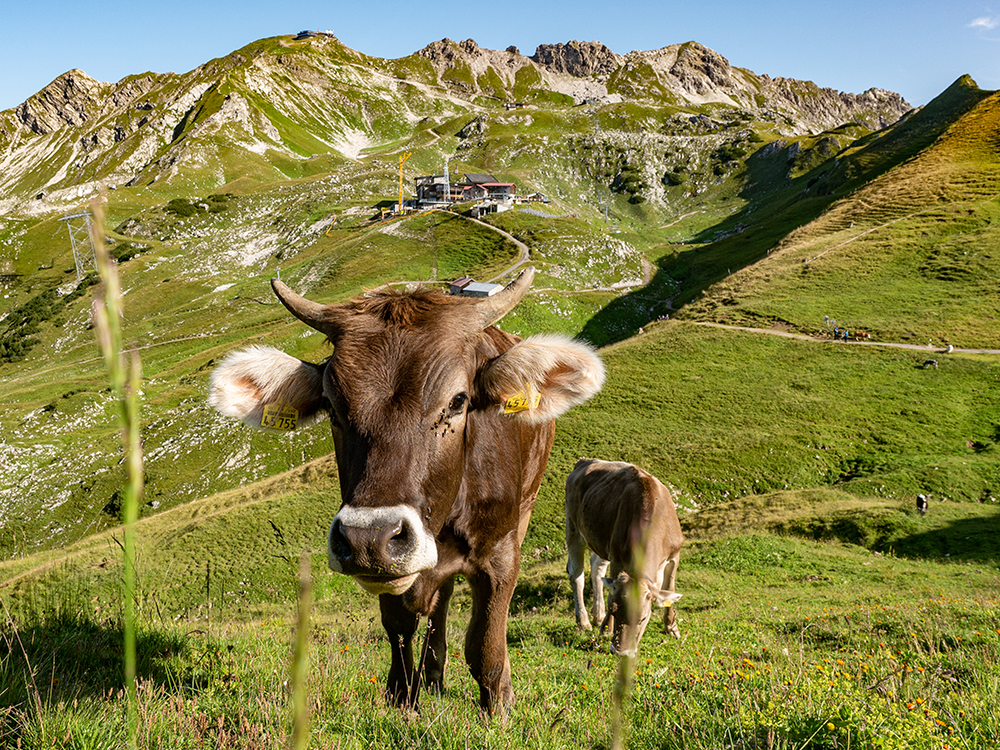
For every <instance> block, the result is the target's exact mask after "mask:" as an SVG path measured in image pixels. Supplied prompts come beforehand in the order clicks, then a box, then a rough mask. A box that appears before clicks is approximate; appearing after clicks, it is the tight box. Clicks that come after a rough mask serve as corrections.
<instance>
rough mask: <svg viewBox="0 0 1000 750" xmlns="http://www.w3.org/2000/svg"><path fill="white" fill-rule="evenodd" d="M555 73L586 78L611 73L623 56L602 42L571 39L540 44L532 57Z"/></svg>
mask: <svg viewBox="0 0 1000 750" xmlns="http://www.w3.org/2000/svg"><path fill="white" fill-rule="evenodd" d="M530 59H531V60H532V62H534V63H535V64H536V65H540V66H541V67H543V68H545V69H546V70H550V71H552V72H553V73H564V74H567V75H571V76H575V77H576V78H585V77H587V76H601V75H610V74H611V73H613V72H615V70H617V69H618V66H619V65H621V61H622V57H621V55H617V54H615V53H614V52H612V51H611V50H610V49H608V47H606V46H605V45H604V44H602V43H601V42H578V41H571V42H568V43H566V44H562V43H561V42H560V43H559V44H540V45H538V47H537V48H536V49H535V54H534V55H532V56H531V58H530Z"/></svg>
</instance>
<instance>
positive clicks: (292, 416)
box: [260, 403, 299, 430]
mask: <svg viewBox="0 0 1000 750" xmlns="http://www.w3.org/2000/svg"><path fill="white" fill-rule="evenodd" d="M298 423H299V410H298V409H296V408H295V407H294V406H289V405H288V404H280V403H279V404H268V405H267V406H265V407H264V414H263V415H262V416H261V418H260V426H261V427H267V428H269V429H272V430H294V429H295V428H296V427H297V426H298Z"/></svg>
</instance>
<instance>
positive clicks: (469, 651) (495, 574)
mask: <svg viewBox="0 0 1000 750" xmlns="http://www.w3.org/2000/svg"><path fill="white" fill-rule="evenodd" d="M511 546H513V547H514V549H513V551H508V552H507V553H506V556H507V559H506V560H504V559H503V557H504V555H494V556H493V558H492V559H491V563H492V564H491V565H490V569H489V570H488V571H478V572H477V573H475V574H473V575H471V576H470V577H469V586H470V588H471V590H472V616H471V619H470V621H469V630H468V632H467V633H466V636H465V660H466V662H467V663H468V665H469V670H470V671H471V672H472V676H473V678H474V679H475V680H476V682H478V683H479V707H480V708H481V709H482V710H483V711H485V712H486V713H488V714H494V713H496V712H497V711H498V710H503V709H505V708H508V707H510V706H512V705H513V703H514V687H513V685H512V684H511V680H510V659H509V658H508V656H507V616H508V614H509V612H510V600H511V597H513V595H514V587H515V585H516V583H517V571H518V569H519V568H520V558H521V554H520V553H521V550H520V549H519V548H517V547H516V546H514V545H511Z"/></svg>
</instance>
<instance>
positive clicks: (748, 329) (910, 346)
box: [695, 321, 1000, 354]
mask: <svg viewBox="0 0 1000 750" xmlns="http://www.w3.org/2000/svg"><path fill="white" fill-rule="evenodd" d="M695 325H699V326H710V327H712V328H725V329H727V330H730V331H745V332H747V333H765V334H768V335H771V336H782V337H784V338H786V339H799V340H801V341H815V342H818V343H827V344H838V345H847V346H888V347H891V348H893V349H911V350H913V351H919V352H934V353H937V354H947V353H948V350H947V349H946V348H941V347H940V346H930V345H929V344H895V343H890V342H886V341H834V340H832V339H822V338H817V337H816V336H807V335H806V334H804V333H791V332H790V331H778V330H776V329H774V328H751V327H749V326H732V325H726V324H725V323H709V322H706V321H695ZM951 353H953V354H1000V349H960V348H958V347H957V346H956V347H953V348H952V350H951Z"/></svg>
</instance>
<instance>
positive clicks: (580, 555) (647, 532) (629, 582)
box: [566, 458, 684, 654]
mask: <svg viewBox="0 0 1000 750" xmlns="http://www.w3.org/2000/svg"><path fill="white" fill-rule="evenodd" d="M683 543H684V535H683V534H682V533H681V525H680V521H679V520H678V519H677V508H676V507H675V506H674V500H673V498H672V497H671V496H670V490H668V489H667V488H666V487H664V486H663V484H661V483H660V481H659V480H658V479H657V478H656V477H654V476H653V475H652V474H650V473H649V472H648V471H645V470H643V469H640V468H639V467H638V466H634V465H632V464H629V463H624V462H622V461H601V460H598V459H595V458H581V459H580V460H579V461H577V462H576V466H574V467H573V471H572V472H570V474H569V476H568V477H567V478H566V547H567V551H568V560H567V562H566V573H567V575H568V576H569V582H570V586H571V587H572V589H573V611H574V614H575V615H576V624H577V625H578V626H579V627H581V628H583V629H584V630H590V620H589V619H588V617H587V609H586V607H585V606H584V601H583V584H584V558H585V556H586V553H587V549H588V548H590V549H591V550H592V554H591V556H590V572H591V585H592V588H593V596H594V602H593V614H594V620H596V621H597V622H600V623H601V630H602V631H603V630H604V628H605V627H607V625H608V624H609V622H611V623H613V625H612V636H611V648H612V650H613V651H614V652H615V653H623V654H624V653H631V654H634V653H635V651H636V650H637V649H638V647H639V641H640V640H641V639H642V634H643V632H644V631H645V630H646V625H647V624H648V623H649V618H650V617H651V615H652V609H653V605H654V604H657V605H660V606H665V607H666V612H665V613H664V617H663V626H664V629H665V630H666V632H667V633H670V634H671V635H673V636H677V637H679V636H680V630H679V629H678V627H677V612H676V609H675V608H674V607H673V606H672V605H673V603H674V602H675V601H677V600H678V599H680V597H681V595H680V594H678V593H675V591H674V587H675V584H676V581H677V564H678V562H679V561H680V554H681V545H682V544H683ZM609 566H610V568H611V576H610V578H604V574H605V572H607V570H608V567H609ZM633 581H634V582H635V584H633ZM605 583H607V585H608V586H609V588H610V589H611V591H610V594H609V596H608V611H607V614H606V615H605V610H604V584H605ZM636 584H637V585H636ZM635 589H638V602H637V604H638V609H637V610H636V611H632V602H633V601H634V599H633V592H634V590H635ZM630 623H634V630H633V627H632V625H631V624H630Z"/></svg>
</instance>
